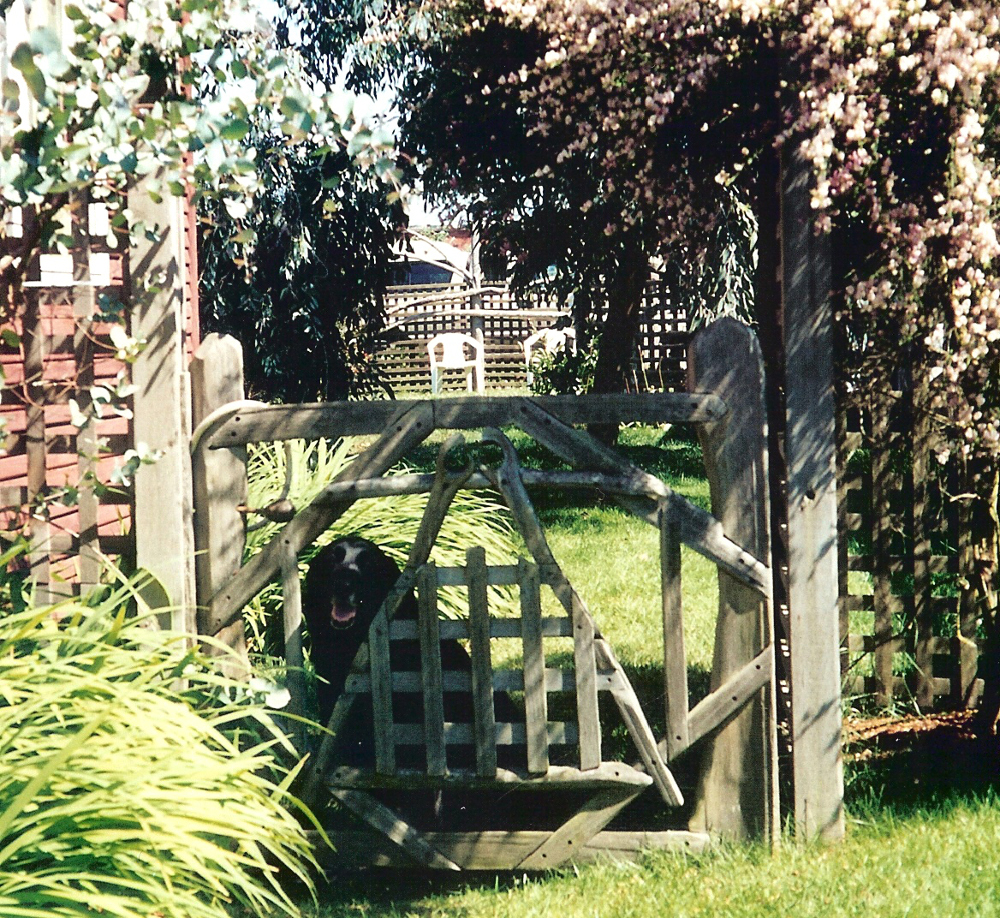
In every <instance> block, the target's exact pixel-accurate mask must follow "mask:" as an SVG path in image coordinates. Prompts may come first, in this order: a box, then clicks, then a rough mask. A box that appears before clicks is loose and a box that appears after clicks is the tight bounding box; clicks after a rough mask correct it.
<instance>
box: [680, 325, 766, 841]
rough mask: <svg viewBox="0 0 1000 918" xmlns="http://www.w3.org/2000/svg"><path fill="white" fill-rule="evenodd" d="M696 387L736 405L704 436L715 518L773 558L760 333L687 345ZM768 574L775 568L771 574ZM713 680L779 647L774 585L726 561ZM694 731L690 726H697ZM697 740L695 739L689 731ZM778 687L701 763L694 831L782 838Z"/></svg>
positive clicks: (738, 329)
mask: <svg viewBox="0 0 1000 918" xmlns="http://www.w3.org/2000/svg"><path fill="white" fill-rule="evenodd" d="M688 386H689V387H690V388H691V389H692V390H693V391H700V392H714V393H715V394H717V395H719V396H720V397H721V398H723V399H724V400H725V401H726V404H728V405H730V407H731V414H730V416H729V417H728V418H727V419H726V421H725V422H724V423H719V424H711V425H703V426H702V427H700V428H699V430H698V438H699V441H700V443H701V447H702V453H703V454H704V461H705V471H706V476H707V478H708V482H709V490H710V493H711V498H712V512H713V514H714V516H713V520H714V519H716V518H717V520H718V522H717V525H719V526H721V527H724V528H725V531H726V532H727V533H730V534H731V536H732V538H733V539H735V540H736V541H738V542H739V543H740V544H742V545H745V546H747V547H748V549H749V551H750V553H751V554H752V555H754V556H755V557H758V558H760V559H761V560H762V561H763V562H765V563H769V561H770V555H769V552H770V538H769V511H768V507H769V502H768V491H767V481H768V455H767V447H766V431H767V420H766V413H765V406H764V367H763V359H762V357H761V351H760V344H759V342H758V340H757V337H756V336H755V335H754V333H753V332H752V331H751V330H750V329H748V328H747V327H746V326H744V325H742V324H741V323H739V322H736V321H735V320H733V319H725V318H723V319H720V320H718V321H716V322H713V323H712V324H711V325H708V326H706V327H705V328H704V329H702V330H701V331H700V332H699V333H698V334H697V335H695V337H694V339H693V340H692V342H691V347H690V349H689V351H688ZM768 576H770V572H768ZM718 577H719V614H718V616H717V618H716V627H715V646H714V648H713V653H712V676H711V681H710V686H711V688H712V689H718V688H719V687H720V686H722V685H724V684H725V683H726V682H728V680H729V679H730V678H731V677H732V675H733V674H734V673H736V672H738V671H739V670H740V669H741V667H743V666H744V665H745V664H746V663H747V662H748V661H752V660H754V659H755V658H756V657H757V656H758V655H759V654H760V653H761V652H767V653H770V652H772V649H771V645H772V640H773V639H772V617H771V612H772V610H771V602H770V600H771V595H772V594H771V591H770V590H766V591H757V590H750V589H747V584H746V582H745V581H741V580H739V579H737V578H736V577H734V576H733V572H732V571H731V570H730V569H729V568H726V567H723V566H721V565H720V566H719V572H718ZM689 733H690V726H689ZM688 740H689V742H693V739H692V737H691V736H690V735H689V737H688ZM777 771H778V762H777V725H776V714H775V692H774V687H773V685H770V684H765V685H764V690H763V691H760V692H758V694H757V696H756V697H755V699H754V700H753V703H752V705H750V706H748V707H747V708H746V710H743V711H742V712H741V713H740V714H739V716H738V717H735V718H733V719H732V721H731V722H730V723H728V724H727V725H726V727H725V729H724V730H721V731H720V732H719V733H718V734H716V735H715V736H714V737H713V740H712V743H711V745H710V746H709V747H708V749H706V751H705V753H704V757H703V759H702V766H701V772H700V775H699V780H698V790H697V795H698V801H697V804H696V806H695V809H694V813H693V815H692V817H691V822H690V824H689V825H690V827H691V828H694V829H704V830H705V831H709V832H712V833H713V834H714V833H718V834H719V835H721V836H724V837H729V838H732V839H747V838H760V839H762V840H765V841H767V842H770V843H772V844H773V843H776V841H777V837H778V830H779V814H778V785H777V780H778V774H777Z"/></svg>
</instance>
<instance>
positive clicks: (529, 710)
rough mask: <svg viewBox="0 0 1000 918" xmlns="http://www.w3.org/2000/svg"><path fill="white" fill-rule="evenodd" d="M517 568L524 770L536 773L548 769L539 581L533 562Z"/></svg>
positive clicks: (546, 703) (523, 561) (522, 560)
mask: <svg viewBox="0 0 1000 918" xmlns="http://www.w3.org/2000/svg"><path fill="white" fill-rule="evenodd" d="M518 569H519V572H520V575H521V641H522V646H523V648H524V718H525V725H526V732H527V740H528V771H529V772H532V773H533V774H539V773H542V772H546V771H548V768H549V744H548V736H547V734H546V730H545V724H546V722H547V721H548V719H549V713H548V712H549V704H548V696H547V694H546V679H545V654H544V651H543V650H542V604H541V596H540V583H539V577H538V567H537V565H534V564H530V563H529V562H527V561H525V560H524V559H523V558H522V559H521V561H520V563H519V564H518ZM494 681H495V680H494Z"/></svg>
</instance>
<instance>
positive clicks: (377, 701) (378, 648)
mask: <svg viewBox="0 0 1000 918" xmlns="http://www.w3.org/2000/svg"><path fill="white" fill-rule="evenodd" d="M368 654H369V665H370V667H371V680H372V731H373V733H374V734H375V770H376V771H377V772H378V773H379V774H383V775H391V774H393V773H394V772H395V770H396V746H395V743H394V742H393V716H392V673H391V670H390V666H389V663H390V661H389V628H388V626H387V623H386V620H385V615H384V614H383V613H381V612H380V613H379V614H378V615H376V616H375V621H373V622H372V624H371V628H369V629H368Z"/></svg>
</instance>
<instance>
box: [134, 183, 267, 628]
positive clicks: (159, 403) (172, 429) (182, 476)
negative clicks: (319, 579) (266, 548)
mask: <svg viewBox="0 0 1000 918" xmlns="http://www.w3.org/2000/svg"><path fill="white" fill-rule="evenodd" d="M157 176H158V177H159V178H162V177H163V176H162V172H161V173H157V174H156V175H151V176H150V179H153V178H155V177H157ZM185 206H186V204H185V202H184V201H183V200H181V199H179V198H174V197H173V196H172V195H168V196H166V197H164V198H162V199H159V200H156V201H154V200H153V199H152V197H151V196H150V195H149V194H148V193H147V192H146V190H145V188H142V187H140V186H139V185H136V186H133V187H132V188H131V189H130V190H129V191H128V207H129V209H130V210H131V212H132V214H134V218H135V219H136V220H137V221H142V222H143V223H145V225H147V226H156V227H159V228H160V229H159V232H158V233H157V234H156V235H155V237H154V238H150V236H149V235H147V234H144V233H143V234H139V235H138V236H137V237H135V238H134V239H132V243H131V248H130V250H129V287H128V294H129V296H130V297H131V302H130V307H131V309H130V313H129V315H130V319H131V329H130V331H131V333H132V335H133V336H134V337H135V338H137V339H139V340H143V341H145V342H146V346H145V347H143V348H142V350H141V351H140V352H139V355H138V356H137V357H136V359H135V362H134V363H133V364H132V368H131V370H132V382H133V384H134V385H135V387H136V392H135V395H134V396H133V401H134V409H133V410H134V412H135V417H134V418H133V420H132V430H133V435H134V437H135V442H136V443H144V444H146V446H148V447H149V449H150V450H151V451H156V450H162V455H161V456H160V458H159V459H158V460H157V461H156V462H154V463H153V464H152V465H148V466H145V467H144V468H143V470H142V474H140V475H136V476H135V484H134V488H135V508H134V517H133V521H134V525H133V532H134V534H135V552H136V563H137V564H138V565H139V566H140V567H144V568H146V569H147V570H150V571H152V572H153V573H154V574H155V575H156V577H157V578H158V579H159V580H160V582H161V583H162V584H163V587H164V589H165V590H166V594H167V596H168V597H169V602H170V605H169V606H168V607H166V608H164V610H163V613H162V615H161V620H162V621H164V622H165V623H168V624H170V625H171V626H173V627H174V628H176V629H178V630H181V631H185V632H187V633H191V632H193V631H195V629H196V618H195V610H196V608H197V590H196V588H195V572H194V557H195V551H194V531H193V526H192V510H193V508H192V496H191V466H190V462H189V458H188V456H187V455H185V452H184V450H183V449H182V448H181V446H182V444H185V443H187V442H189V439H190V436H191V390H190V387H189V386H190V380H189V377H188V360H189V356H190V355H189V354H187V353H186V352H185V347H184V343H185V342H184V325H185V299H184V273H185V272H184V268H183V265H182V264H181V262H180V256H181V253H182V251H183V238H182V234H183V227H184V224H185V221H184V207H185ZM168 496H169V497H168ZM277 571H278V567H277V565H275V568H274V570H273V571H272V574H276V573H277Z"/></svg>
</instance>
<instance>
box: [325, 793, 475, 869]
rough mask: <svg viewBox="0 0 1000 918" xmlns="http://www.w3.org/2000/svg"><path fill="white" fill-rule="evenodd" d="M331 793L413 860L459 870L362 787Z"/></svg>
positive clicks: (428, 865) (429, 865)
mask: <svg viewBox="0 0 1000 918" xmlns="http://www.w3.org/2000/svg"><path fill="white" fill-rule="evenodd" d="M331 793H332V794H333V795H334V796H335V797H336V798H337V799H338V800H339V801H340V802H341V803H343V804H344V805H345V806H346V807H348V809H350V810H352V811H353V812H354V813H356V814H357V815H358V816H360V817H361V818H362V819H363V820H364V821H365V822H367V823H368V825H370V826H372V828H374V829H377V830H378V831H379V832H381V833H382V834H383V835H385V837H386V838H388V839H389V840H390V841H393V842H395V843H396V844H397V845H399V847H400V848H401V849H402V850H403V851H405V852H406V853H407V854H408V855H409V856H410V857H411V858H413V860H415V861H416V862H417V864H420V865H422V866H424V867H435V868H437V869H444V870H459V869H461V868H459V866H458V864H456V863H455V862H454V861H452V860H450V859H448V858H446V857H445V856H444V855H443V854H441V852H440V851H437V850H435V849H434V848H433V847H431V846H430V845H429V844H428V843H427V842H426V841H425V840H424V839H423V837H422V836H421V834H420V833H419V832H417V831H416V830H415V829H414V828H413V827H412V826H410V825H409V824H408V823H407V822H405V821H404V820H403V819H402V818H401V817H400V816H399V814H398V813H396V812H395V811H394V810H391V809H390V808H389V807H387V806H386V805H385V804H383V803H380V802H379V801H378V800H376V799H375V798H374V797H372V796H370V795H369V794H365V793H363V792H362V791H357V790H349V789H346V788H336V789H333V790H331Z"/></svg>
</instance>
